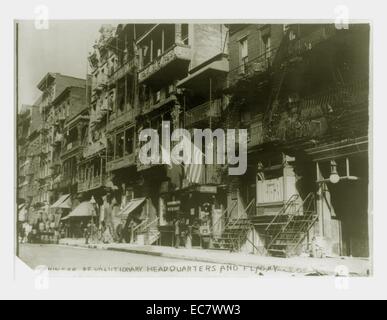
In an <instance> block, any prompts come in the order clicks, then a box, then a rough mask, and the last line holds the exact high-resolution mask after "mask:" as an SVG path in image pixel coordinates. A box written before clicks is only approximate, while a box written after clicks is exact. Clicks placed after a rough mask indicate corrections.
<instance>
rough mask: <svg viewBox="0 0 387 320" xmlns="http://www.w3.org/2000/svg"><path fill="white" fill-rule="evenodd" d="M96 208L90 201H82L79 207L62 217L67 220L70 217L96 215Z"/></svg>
mask: <svg viewBox="0 0 387 320" xmlns="http://www.w3.org/2000/svg"><path fill="white" fill-rule="evenodd" d="M95 216H96V213H95V209H94V207H93V205H92V204H91V203H90V202H89V201H85V202H82V203H81V204H80V205H79V206H78V207H76V208H75V209H74V210H73V211H71V213H70V214H69V215H67V216H66V217H64V218H62V220H67V219H69V218H75V217H95Z"/></svg>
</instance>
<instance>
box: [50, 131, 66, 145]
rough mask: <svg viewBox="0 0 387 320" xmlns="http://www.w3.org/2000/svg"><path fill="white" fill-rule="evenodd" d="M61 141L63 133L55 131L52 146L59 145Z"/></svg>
mask: <svg viewBox="0 0 387 320" xmlns="http://www.w3.org/2000/svg"><path fill="white" fill-rule="evenodd" d="M62 141H63V134H61V133H57V134H56V135H55V137H54V140H53V142H52V145H53V146H57V145H60V144H61V143H62Z"/></svg>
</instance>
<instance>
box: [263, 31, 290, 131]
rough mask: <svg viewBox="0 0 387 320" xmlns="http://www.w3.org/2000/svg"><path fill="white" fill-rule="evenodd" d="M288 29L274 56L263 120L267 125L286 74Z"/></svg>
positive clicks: (273, 111)
mask: <svg viewBox="0 0 387 320" xmlns="http://www.w3.org/2000/svg"><path fill="white" fill-rule="evenodd" d="M289 37H290V29H289V30H288V31H287V32H286V34H285V35H284V37H283V38H282V40H281V43H280V45H279V47H278V50H277V53H276V56H275V58H274V60H273V64H272V67H273V72H272V79H273V84H272V88H271V93H270V97H269V103H268V106H267V109H266V112H265V116H264V118H265V120H266V122H267V123H268V124H270V123H271V122H272V118H273V114H275V111H276V109H277V106H276V101H278V98H279V95H280V93H281V89H282V85H283V82H284V79H285V76H286V72H287V63H285V64H284V62H285V61H286V58H287V55H288V52H287V51H288V45H289V41H290V40H289Z"/></svg>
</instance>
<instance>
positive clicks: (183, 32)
mask: <svg viewBox="0 0 387 320" xmlns="http://www.w3.org/2000/svg"><path fill="white" fill-rule="evenodd" d="M181 41H182V42H183V43H184V44H186V45H188V44H189V34H188V24H182V25H181Z"/></svg>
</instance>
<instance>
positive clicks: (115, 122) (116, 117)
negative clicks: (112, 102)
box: [106, 109, 135, 131]
mask: <svg viewBox="0 0 387 320" xmlns="http://www.w3.org/2000/svg"><path fill="white" fill-rule="evenodd" d="M134 116H135V114H134V110H133V109H132V110H129V111H127V112H125V113H121V114H118V113H112V114H111V115H110V119H109V122H108V124H107V126H106V130H107V131H113V130H114V129H115V128H118V127H120V126H122V125H124V124H126V123H130V122H133V121H134Z"/></svg>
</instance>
